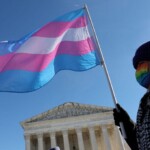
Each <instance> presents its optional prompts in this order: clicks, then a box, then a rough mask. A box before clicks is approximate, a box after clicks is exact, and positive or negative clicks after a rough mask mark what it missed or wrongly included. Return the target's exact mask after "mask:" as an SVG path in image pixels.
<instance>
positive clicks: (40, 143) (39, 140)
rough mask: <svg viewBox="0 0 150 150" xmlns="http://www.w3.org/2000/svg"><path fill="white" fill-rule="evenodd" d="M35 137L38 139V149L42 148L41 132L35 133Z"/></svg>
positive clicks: (42, 149)
mask: <svg viewBox="0 0 150 150" xmlns="http://www.w3.org/2000/svg"><path fill="white" fill-rule="evenodd" d="M37 139H38V150H44V144H43V134H42V133H39V134H37Z"/></svg>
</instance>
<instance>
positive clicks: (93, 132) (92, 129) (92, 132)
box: [89, 127, 98, 150]
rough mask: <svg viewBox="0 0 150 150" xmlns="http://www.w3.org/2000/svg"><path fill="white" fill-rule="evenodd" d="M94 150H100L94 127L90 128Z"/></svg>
mask: <svg viewBox="0 0 150 150" xmlns="http://www.w3.org/2000/svg"><path fill="white" fill-rule="evenodd" d="M89 133H90V140H91V146H92V150H98V145H97V141H96V136H95V130H94V127H89Z"/></svg>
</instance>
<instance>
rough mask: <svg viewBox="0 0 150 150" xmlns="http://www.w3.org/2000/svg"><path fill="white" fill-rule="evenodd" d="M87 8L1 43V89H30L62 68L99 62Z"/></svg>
mask: <svg viewBox="0 0 150 150" xmlns="http://www.w3.org/2000/svg"><path fill="white" fill-rule="evenodd" d="M99 64H100V61H99V59H98V57H97V54H96V46H95V44H94V40H93V38H92V36H91V35H90V32H89V28H88V20H87V16H86V13H85V10H84V9H79V10H76V11H72V12H69V13H67V14H65V15H63V16H61V17H58V18H57V19H55V20H54V21H52V22H49V23H48V24H46V25H45V26H43V27H42V28H40V29H38V30H36V31H34V32H32V33H31V34H28V35H26V36H24V37H23V38H21V39H20V40H17V41H2V42H0V91H8V92H30V91H33V90H36V89H39V88H40V87H42V86H43V85H45V84H46V83H47V82H48V81H50V80H51V79H52V78H53V76H54V75H55V74H56V73H57V72H58V71H60V70H73V71H84V70H88V69H90V68H93V67H95V66H96V65H99Z"/></svg>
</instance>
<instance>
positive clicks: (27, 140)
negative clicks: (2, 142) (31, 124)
mask: <svg viewBox="0 0 150 150" xmlns="http://www.w3.org/2000/svg"><path fill="white" fill-rule="evenodd" d="M24 138H25V147H26V148H25V150H31V140H30V135H28V134H27V135H24Z"/></svg>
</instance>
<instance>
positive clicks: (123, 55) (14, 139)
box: [0, 0, 150, 150]
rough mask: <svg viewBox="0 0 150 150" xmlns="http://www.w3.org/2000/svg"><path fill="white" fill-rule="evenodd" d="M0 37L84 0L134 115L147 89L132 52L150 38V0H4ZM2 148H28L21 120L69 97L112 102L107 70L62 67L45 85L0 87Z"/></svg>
mask: <svg viewBox="0 0 150 150" xmlns="http://www.w3.org/2000/svg"><path fill="white" fill-rule="evenodd" d="M0 3H1V5H0V41H2V40H17V39H19V38H21V37H22V36H24V35H26V34H27V33H30V32H32V31H34V30H35V29H37V28H39V27H41V26H42V25H44V24H45V23H47V22H49V21H51V20H53V19H54V18H56V17H58V16H61V15H63V14H64V13H66V12H69V11H71V10H75V9H78V8H81V7H82V6H83V4H84V3H86V4H87V5H88V7H89V11H90V14H91V17H92V20H93V23H94V26H95V30H96V33H97V36H98V38H99V42H100V44H101V48H102V51H103V54H104V57H105V61H106V65H107V68H108V71H109V74H110V77H111V80H112V84H113V87H114V91H115V94H116V97H117V100H118V102H119V103H120V104H121V105H122V106H123V107H124V108H125V109H126V110H127V111H128V113H129V114H130V116H131V117H132V118H133V120H135V119H136V112H137V109H138V104H139V101H140V98H141V97H142V96H143V94H144V93H145V92H146V90H145V89H144V88H143V87H141V86H140V85H139V84H138V83H137V82H136V79H135V70H134V69H133V66H132V57H133V56H134V53H135V50H136V48H137V47H138V46H139V45H141V44H142V43H143V42H146V41H148V40H149V39H150V19H149V18H150V9H149V6H150V1H149V0H144V1H140V0H132V1H130V0H122V1H120V0H114V1H112V0H99V1H97V0H44V1H41V0H32V1H31V0H24V1H20V0H0ZM0 97H1V99H0V107H1V108H0V120H1V121H0V149H3V150H8V149H10V148H11V150H23V149H25V145H24V137H23V129H22V128H21V126H20V122H21V121H24V120H25V119H27V118H30V117H32V116H35V115H37V114H39V113H41V112H45V111H47V110H49V109H51V108H53V107H55V106H57V105H60V104H62V103H65V102H70V101H73V102H78V103H82V104H92V105H98V106H109V107H114V105H113V102H112V97H111V95H110V91H109V88H108V84H107V81H106V77H105V74H104V70H103V68H102V67H101V66H97V67H95V68H93V69H91V70H88V71H85V72H73V71H61V72H59V73H58V74H57V75H56V76H55V77H54V78H53V79H52V80H51V81H50V82H49V83H48V84H47V85H46V86H44V87H43V88H41V89H39V90H37V91H34V92H31V93H24V94H17V93H4V92H1V93H0Z"/></svg>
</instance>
